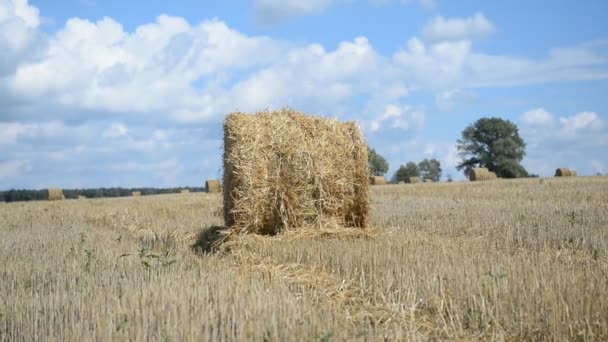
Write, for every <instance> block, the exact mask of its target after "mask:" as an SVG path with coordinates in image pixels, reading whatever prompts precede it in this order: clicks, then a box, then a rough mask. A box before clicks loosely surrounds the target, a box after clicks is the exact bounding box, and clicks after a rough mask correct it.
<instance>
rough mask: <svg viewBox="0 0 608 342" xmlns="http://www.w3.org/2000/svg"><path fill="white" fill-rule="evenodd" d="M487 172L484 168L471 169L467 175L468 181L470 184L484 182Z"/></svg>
mask: <svg viewBox="0 0 608 342" xmlns="http://www.w3.org/2000/svg"><path fill="white" fill-rule="evenodd" d="M488 172H489V171H488V169H487V168H485V167H476V168H473V169H471V172H470V173H469V180H470V181H472V182H474V181H481V180H485V179H483V178H484V176H485V175H486V174H487V173H488Z"/></svg>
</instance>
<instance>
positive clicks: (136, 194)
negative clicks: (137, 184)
mask: <svg viewBox="0 0 608 342" xmlns="http://www.w3.org/2000/svg"><path fill="white" fill-rule="evenodd" d="M131 196H133V197H139V196H141V191H132V192H131Z"/></svg>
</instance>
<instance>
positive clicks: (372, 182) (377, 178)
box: [369, 176, 386, 185]
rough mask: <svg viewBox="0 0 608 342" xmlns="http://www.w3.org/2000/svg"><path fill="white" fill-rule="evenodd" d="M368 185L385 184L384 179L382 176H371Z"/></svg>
mask: <svg viewBox="0 0 608 342" xmlns="http://www.w3.org/2000/svg"><path fill="white" fill-rule="evenodd" d="M369 184H370V185H385V184H386V179H385V178H384V177H383V176H371V177H369Z"/></svg>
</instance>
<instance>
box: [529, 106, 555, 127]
mask: <svg viewBox="0 0 608 342" xmlns="http://www.w3.org/2000/svg"><path fill="white" fill-rule="evenodd" d="M521 119H522V121H523V122H524V123H526V124H528V125H531V126H548V125H551V124H553V115H552V114H551V113H549V112H547V111H546V110H545V109H544V108H537V109H533V110H529V111H527V112H525V113H524V115H523V116H522V118H521Z"/></svg>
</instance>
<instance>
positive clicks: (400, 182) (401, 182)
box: [397, 181, 405, 184]
mask: <svg viewBox="0 0 608 342" xmlns="http://www.w3.org/2000/svg"><path fill="white" fill-rule="evenodd" d="M397 184H405V182H404V181H398V182H397Z"/></svg>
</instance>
